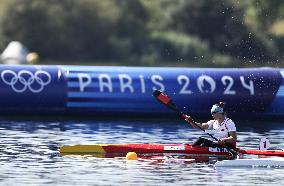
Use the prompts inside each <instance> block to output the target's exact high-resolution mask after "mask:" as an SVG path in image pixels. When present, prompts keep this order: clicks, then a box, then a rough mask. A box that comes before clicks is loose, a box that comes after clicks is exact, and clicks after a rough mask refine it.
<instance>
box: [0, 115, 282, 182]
mask: <svg viewBox="0 0 284 186" xmlns="http://www.w3.org/2000/svg"><path fill="white" fill-rule="evenodd" d="M236 123H237V127H238V141H239V142H238V146H241V147H244V148H257V147H258V140H259V138H260V137H263V136H265V137H268V138H269V139H270V141H271V144H272V145H274V146H277V145H282V144H283V142H284V140H283V137H284V135H283V133H284V123H281V122H278V123H276V122H274V123H258V122H255V123H247V122H236ZM200 135H203V136H206V135H205V134H204V133H203V132H202V131H199V130H196V129H192V128H191V127H190V126H188V125H187V124H185V123H183V122H180V123H179V122H176V121H170V122H161V121H152V122H149V121H147V122H145V121H102V120H97V121H82V122H78V121H1V123H0V136H1V143H0V152H1V156H0V166H1V169H0V175H1V176H0V183H1V185H8V184H11V185H14V183H18V184H19V185H26V184H33V185H79V184H80V185H119V183H124V184H125V185H134V184H135V185H174V184H179V185H189V184H190V183H192V184H199V185H207V184H210V185H220V184H221V185H234V184H235V185H251V184H263V185H267V184H269V185H272V184H275V185H276V184H279V183H283V182H284V178H283V176H282V175H283V173H284V169H250V170H246V169H230V170H229V171H228V170H227V169H225V170H224V169H215V168H214V167H213V166H212V165H211V164H210V163H209V164H206V163H193V164H191V163H186V162H185V161H184V160H178V159H168V160H167V161H162V162H159V161H147V160H144V161H126V160H124V159H123V158H115V159H102V158H95V157H92V156H64V157H61V156H60V155H59V153H58V148H59V147H60V146H61V145H70V144H93V143H191V142H192V141H193V140H195V139H196V138H197V137H199V136H200ZM240 178H242V179H240Z"/></svg>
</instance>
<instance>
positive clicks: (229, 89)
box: [221, 76, 236, 95]
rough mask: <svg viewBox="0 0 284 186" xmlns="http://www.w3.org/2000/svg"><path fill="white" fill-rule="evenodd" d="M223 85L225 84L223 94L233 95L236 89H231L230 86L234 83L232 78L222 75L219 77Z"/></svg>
mask: <svg viewBox="0 0 284 186" xmlns="http://www.w3.org/2000/svg"><path fill="white" fill-rule="evenodd" d="M221 81H222V83H223V85H225V86H226V85H227V87H226V89H225V91H224V94H229V95H235V94H236V91H234V90H231V88H232V86H233V85H234V80H233V78H232V77H230V76H223V77H222V79H221ZM227 82H228V83H227Z"/></svg>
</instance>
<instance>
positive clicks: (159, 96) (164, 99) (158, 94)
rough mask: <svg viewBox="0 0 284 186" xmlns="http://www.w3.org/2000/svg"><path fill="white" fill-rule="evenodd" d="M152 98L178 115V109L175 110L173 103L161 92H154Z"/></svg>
mask: <svg viewBox="0 0 284 186" xmlns="http://www.w3.org/2000/svg"><path fill="white" fill-rule="evenodd" d="M153 96H154V97H155V98H156V99H157V100H158V101H160V102H161V103H163V104H164V105H166V106H167V107H169V108H170V109H172V110H174V111H175V112H178V113H180V111H179V109H178V108H177V106H176V105H175V104H174V103H173V101H172V100H171V99H170V98H169V97H168V96H167V95H166V94H165V93H163V92H161V91H159V90H155V91H154V92H153Z"/></svg>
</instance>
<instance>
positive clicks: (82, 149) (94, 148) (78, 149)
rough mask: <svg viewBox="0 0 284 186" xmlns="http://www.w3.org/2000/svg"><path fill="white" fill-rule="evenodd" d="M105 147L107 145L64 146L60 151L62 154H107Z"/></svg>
mask: <svg viewBox="0 0 284 186" xmlns="http://www.w3.org/2000/svg"><path fill="white" fill-rule="evenodd" d="M104 146H107V145H106V144H104V145H101V144H97V145H64V146H62V147H60V150H59V151H60V153H106V151H105V150H104V148H103V147H104Z"/></svg>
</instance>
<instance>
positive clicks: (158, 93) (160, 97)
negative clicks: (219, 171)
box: [153, 90, 237, 157]
mask: <svg viewBox="0 0 284 186" xmlns="http://www.w3.org/2000/svg"><path fill="white" fill-rule="evenodd" d="M153 96H154V97H155V98H156V99H157V100H158V101H159V102H161V103H162V104H164V105H165V106H167V107H168V108H170V109H171V110H173V111H175V112H176V113H177V114H179V116H180V117H181V118H182V119H183V120H185V119H186V118H187V115H186V114H184V113H182V112H181V111H180V110H179V109H178V108H177V106H176V105H175V104H174V102H173V101H172V99H171V98H169V96H167V95H166V94H165V93H163V92H161V91H159V90H155V91H154V92H153ZM195 126H196V127H197V128H199V129H200V130H202V131H203V132H205V130H204V129H203V128H201V127H200V126H199V125H195ZM205 133H206V134H207V135H209V136H210V137H211V138H213V139H214V140H216V141H218V139H217V138H216V137H214V136H213V135H212V134H210V133H208V132H205ZM224 146H225V148H226V149H227V150H228V151H229V152H230V153H231V154H232V155H233V156H234V157H235V156H237V152H236V151H234V150H233V149H232V148H230V147H229V145H228V142H225V144H224Z"/></svg>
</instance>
